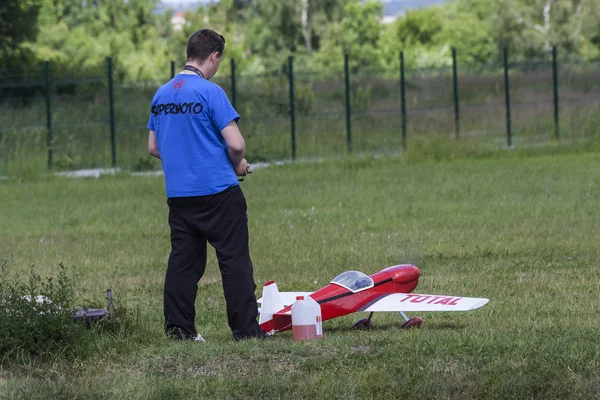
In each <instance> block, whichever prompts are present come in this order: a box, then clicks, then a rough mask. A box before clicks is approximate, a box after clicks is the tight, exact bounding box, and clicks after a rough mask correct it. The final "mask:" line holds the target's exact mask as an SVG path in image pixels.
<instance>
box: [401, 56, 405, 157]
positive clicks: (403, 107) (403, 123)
mask: <svg viewBox="0 0 600 400" xmlns="http://www.w3.org/2000/svg"><path fill="white" fill-rule="evenodd" d="M400 115H401V116H402V150H406V82H405V76H404V52H403V51H401V52H400Z"/></svg>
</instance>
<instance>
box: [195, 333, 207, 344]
mask: <svg viewBox="0 0 600 400" xmlns="http://www.w3.org/2000/svg"><path fill="white" fill-rule="evenodd" d="M194 342H195V343H200V342H206V340H205V339H204V338H203V337H202V335H200V334H197V335H196V337H195V338H194Z"/></svg>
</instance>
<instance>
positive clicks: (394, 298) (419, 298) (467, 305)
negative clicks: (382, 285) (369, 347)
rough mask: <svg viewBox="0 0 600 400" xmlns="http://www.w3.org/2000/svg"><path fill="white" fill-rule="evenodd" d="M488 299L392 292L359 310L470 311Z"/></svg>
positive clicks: (482, 304) (485, 302) (484, 303)
mask: <svg viewBox="0 0 600 400" xmlns="http://www.w3.org/2000/svg"><path fill="white" fill-rule="evenodd" d="M488 301H489V300H488V299H483V298H475V297H457V296H441V295H432V294H416V293H392V294H389V295H385V296H382V297H379V298H378V299H376V300H375V301H373V302H370V303H368V304H366V305H365V306H364V307H362V308H361V309H360V310H359V311H369V312H371V311H373V312H379V311H381V312H385V311H469V310H475V309H476V308H479V307H482V306H484V305H486V304H487V302H488Z"/></svg>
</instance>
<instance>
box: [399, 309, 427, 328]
mask: <svg viewBox="0 0 600 400" xmlns="http://www.w3.org/2000/svg"><path fill="white" fill-rule="evenodd" d="M400 315H402V318H404V321H406V322H404V323H403V324H402V326H401V327H400V329H410V328H420V327H421V325H422V324H423V319H422V318H419V317H414V318H410V319H409V318H408V317H407V316H406V314H404V311H400Z"/></svg>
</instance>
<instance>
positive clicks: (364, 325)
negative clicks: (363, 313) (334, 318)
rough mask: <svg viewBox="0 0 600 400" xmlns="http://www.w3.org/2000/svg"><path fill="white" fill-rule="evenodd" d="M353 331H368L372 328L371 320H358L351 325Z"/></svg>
mask: <svg viewBox="0 0 600 400" xmlns="http://www.w3.org/2000/svg"><path fill="white" fill-rule="evenodd" d="M352 328H354V329H361V330H369V329H371V328H373V320H372V319H371V318H363V319H359V320H358V321H356V322H355V323H354V325H352Z"/></svg>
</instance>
